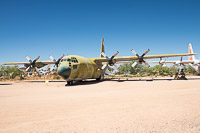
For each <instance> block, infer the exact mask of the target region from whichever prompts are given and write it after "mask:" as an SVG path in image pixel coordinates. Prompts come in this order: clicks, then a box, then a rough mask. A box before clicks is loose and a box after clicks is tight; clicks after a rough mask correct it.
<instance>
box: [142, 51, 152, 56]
mask: <svg viewBox="0 0 200 133" xmlns="http://www.w3.org/2000/svg"><path fill="white" fill-rule="evenodd" d="M149 51H150V49H147V50H146V51H145V52H144V53H143V54H142V57H143V56H145V55H146V54H147V53H149Z"/></svg>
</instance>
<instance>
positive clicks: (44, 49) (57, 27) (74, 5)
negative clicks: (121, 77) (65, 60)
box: [0, 0, 200, 63]
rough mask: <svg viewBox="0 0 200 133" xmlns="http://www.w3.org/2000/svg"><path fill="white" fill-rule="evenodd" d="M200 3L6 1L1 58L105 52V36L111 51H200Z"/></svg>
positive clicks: (1, 11) (1, 8)
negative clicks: (148, 49)
mask: <svg viewBox="0 0 200 133" xmlns="http://www.w3.org/2000/svg"><path fill="white" fill-rule="evenodd" d="M199 7H200V1H199V0H130V1H127V0H119V1H117V0H84V1H83V0H0V46H1V51H0V63H4V62H20V61H27V60H26V59H25V56H26V55H28V56H30V57H31V58H35V57H36V56H38V55H40V56H41V58H40V60H49V55H53V56H54V57H55V58H58V57H59V56H60V55H61V54H63V53H64V54H65V55H67V54H75V55H80V56H84V57H99V54H100V45H101V38H102V37H104V38H105V48H106V54H107V55H108V56H111V55H112V54H113V53H114V52H115V51H117V50H118V51H119V52H120V53H119V55H118V56H131V55H132V53H131V52H130V50H131V49H135V50H136V51H137V52H138V53H140V54H142V52H144V51H145V50H146V49H147V48H150V49H151V51H150V52H149V55H153V54H175V53H186V52H188V48H187V47H188V43H189V42H191V43H192V45H193V48H194V49H195V50H194V51H195V52H196V53H198V54H200V8H199ZM197 57H198V58H199V55H197ZM173 59H174V58H171V60H173ZM185 59H187V58H185ZM168 60H170V59H168Z"/></svg>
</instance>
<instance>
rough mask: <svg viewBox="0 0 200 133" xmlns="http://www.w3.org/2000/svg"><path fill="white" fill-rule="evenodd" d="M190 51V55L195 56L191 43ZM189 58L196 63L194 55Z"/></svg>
mask: <svg viewBox="0 0 200 133" xmlns="http://www.w3.org/2000/svg"><path fill="white" fill-rule="evenodd" d="M188 49H189V54H193V53H194V52H193V49H192V44H191V43H189V47H188ZM188 58H189V60H191V61H194V60H195V56H194V55H192V56H188Z"/></svg>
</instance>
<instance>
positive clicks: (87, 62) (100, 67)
mask: <svg viewBox="0 0 200 133" xmlns="http://www.w3.org/2000/svg"><path fill="white" fill-rule="evenodd" d="M131 51H132V53H134V54H135V55H136V56H124V57H116V55H117V54H118V53H119V52H118V51H116V52H115V53H114V54H113V56H111V57H107V56H106V54H105V49H104V38H102V43H101V54H100V57H99V58H85V57H82V56H77V55H68V56H64V55H62V56H61V57H60V58H59V59H58V60H57V61H56V60H55V59H54V58H53V57H52V56H50V59H51V60H52V61H37V60H38V59H39V58H40V56H38V57H37V58H36V59H35V60H34V61H32V60H31V59H30V58H29V57H28V56H26V58H27V60H28V61H29V62H16V63H4V64H3V65H24V67H23V68H22V69H24V70H26V71H29V70H30V69H35V70H36V71H37V72H39V71H38V68H41V67H44V66H45V65H48V64H55V66H56V67H57V73H58V74H59V75H60V76H61V77H62V78H63V79H65V80H66V81H67V84H68V85H72V84H73V81H75V80H85V79H96V80H97V81H100V80H103V79H104V73H105V71H106V70H107V68H108V66H113V65H115V63H116V62H122V61H134V60H137V62H138V63H141V64H142V63H144V64H145V65H147V66H149V64H148V63H147V62H146V61H145V60H144V59H153V58H164V57H177V56H191V55H196V54H194V53H193V54H166V55H146V54H147V53H148V52H149V51H150V49H148V50H146V52H144V53H143V54H142V55H141V56H140V55H138V54H137V53H136V52H135V51H134V50H133V49H132V50H131ZM134 65H136V64H134Z"/></svg>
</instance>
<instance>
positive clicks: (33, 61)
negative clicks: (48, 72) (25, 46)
mask: <svg viewBox="0 0 200 133" xmlns="http://www.w3.org/2000/svg"><path fill="white" fill-rule="evenodd" d="M39 58H40V56H38V57H36V58H35V60H34V61H33V63H34V64H35V62H36V61H37V60H38V59H39Z"/></svg>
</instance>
